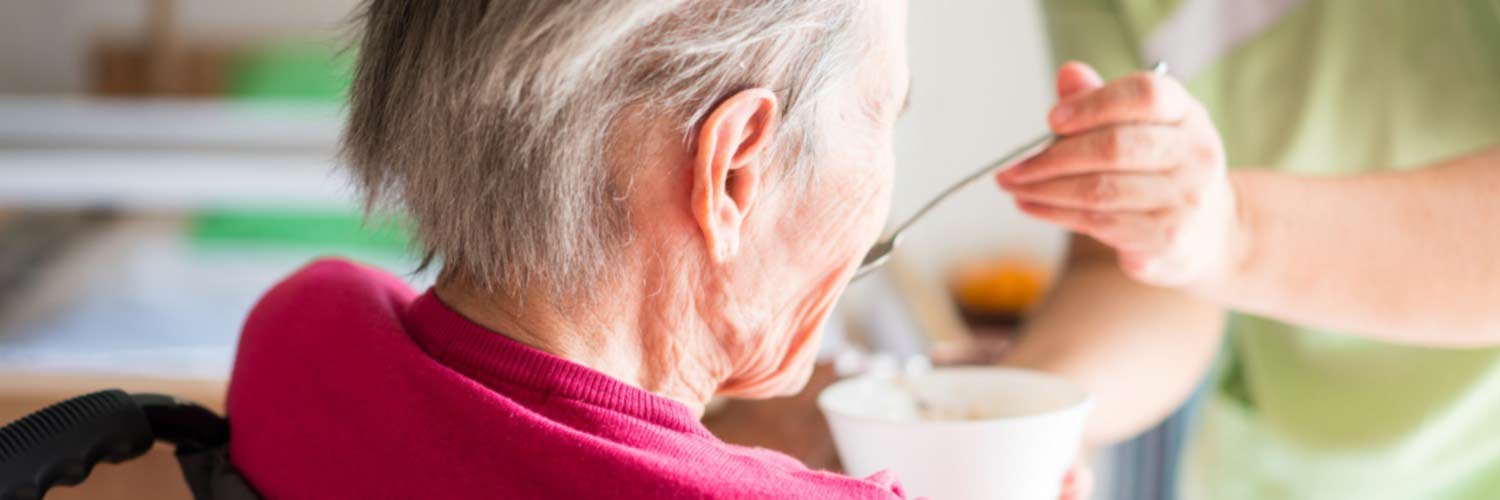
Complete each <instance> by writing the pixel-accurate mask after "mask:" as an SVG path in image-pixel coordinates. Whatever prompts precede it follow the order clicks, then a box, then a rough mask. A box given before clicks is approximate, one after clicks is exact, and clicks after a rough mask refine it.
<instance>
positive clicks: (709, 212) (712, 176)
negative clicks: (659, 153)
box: [690, 88, 780, 263]
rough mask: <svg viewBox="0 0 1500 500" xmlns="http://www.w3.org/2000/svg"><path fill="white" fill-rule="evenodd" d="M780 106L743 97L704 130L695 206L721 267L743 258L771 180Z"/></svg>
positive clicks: (761, 95)
mask: <svg viewBox="0 0 1500 500" xmlns="http://www.w3.org/2000/svg"><path fill="white" fill-rule="evenodd" d="M779 106H780V102H779V101H778V100H777V98H776V94H775V93H773V92H771V91H770V90H767V89H763V88H756V89H749V90H744V91H740V92H739V93H736V94H734V95H733V96H730V97H729V98H728V99H725V100H724V102H722V103H720V104H719V105H718V106H717V107H715V108H714V110H713V112H711V113H709V115H708V117H707V118H706V119H704V121H703V124H702V126H701V128H700V129H699V130H698V134H697V137H696V139H695V141H694V144H693V146H694V149H695V150H696V154H695V155H694V156H693V160H692V162H693V164H692V172H693V180H692V183H693V192H692V198H691V200H690V203H691V206H692V211H693V217H694V219H695V220H696V221H697V222H698V226H699V229H700V230H701V232H702V234H703V239H704V243H705V244H706V245H707V250H708V254H709V255H710V256H711V257H712V258H713V260H714V261H715V262H718V263H724V262H728V261H730V260H732V259H733V258H734V257H735V256H736V255H737V254H738V253H739V249H740V240H741V239H742V237H743V229H744V222H745V219H746V218H747V217H748V216H749V214H750V213H751V209H752V208H753V207H754V205H755V202H756V201H757V199H758V198H759V196H760V192H761V189H760V188H761V183H762V182H763V180H764V179H765V175H763V174H764V171H765V169H766V168H767V167H768V164H769V159H770V158H769V156H770V154H769V145H770V141H771V139H772V138H773V137H774V136H775V134H776V127H777V125H778V122H779V120H780V118H779V114H778V108H779Z"/></svg>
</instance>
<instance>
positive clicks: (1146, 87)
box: [1047, 72, 1196, 135]
mask: <svg viewBox="0 0 1500 500" xmlns="http://www.w3.org/2000/svg"><path fill="white" fill-rule="evenodd" d="M1193 106H1196V101H1194V100H1193V98H1192V96H1191V95H1190V94H1188V92H1187V89H1184V88H1182V85H1180V84H1178V83H1177V81H1176V80H1173V79H1172V78H1171V77H1168V76H1165V75H1157V74H1153V73H1149V72H1141V73H1132V74H1131V75H1129V76H1126V77H1123V78H1119V79H1117V80H1115V81H1112V82H1109V83H1108V84H1106V85H1105V86H1104V87H1103V88H1100V89H1098V90H1095V91H1092V92H1088V93H1085V94H1078V95H1075V96H1073V97H1070V98H1067V99H1064V100H1063V101H1062V102H1060V103H1058V104H1057V106H1054V107H1053V108H1052V112H1051V113H1050V114H1049V115H1048V116H1047V123H1048V124H1049V125H1050V126H1051V127H1052V131H1053V132H1055V133H1057V134H1058V135H1069V134H1075V133H1078V132H1082V131H1085V130H1089V129H1092V128H1095V127H1099V126H1103V125H1108V124H1118V123H1176V122H1178V121H1181V120H1182V119H1183V118H1184V117H1185V116H1187V113H1188V111H1189V110H1191V109H1192V108H1193Z"/></svg>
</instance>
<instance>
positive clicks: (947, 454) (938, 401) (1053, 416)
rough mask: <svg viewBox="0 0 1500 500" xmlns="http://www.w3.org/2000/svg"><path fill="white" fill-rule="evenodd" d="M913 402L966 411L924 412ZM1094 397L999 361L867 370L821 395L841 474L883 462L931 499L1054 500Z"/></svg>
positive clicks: (864, 471)
mask: <svg viewBox="0 0 1500 500" xmlns="http://www.w3.org/2000/svg"><path fill="white" fill-rule="evenodd" d="M914 396H915V397H914ZM918 399H920V400H921V401H922V402H923V403H925V404H927V405H928V407H929V408H930V409H931V410H936V411H935V413H945V414H948V416H950V417H951V416H952V415H955V414H957V415H963V418H962V419H944V420H934V419H930V418H924V417H923V416H922V415H920V414H919V413H921V411H920V410H919V407H918V404H917V400H918ZM1091 404H1092V398H1091V397H1090V396H1089V394H1088V393H1087V392H1086V391H1084V390H1083V388H1081V387H1079V386H1078V385H1077V384H1074V383H1072V382H1069V381H1068V380H1066V379H1063V378H1061V377H1058V376H1055V375H1050V374H1046V373H1041V372H1035V371H1030V370H1021V369H1015V368H999V367H956V368H938V369H935V370H933V371H931V372H929V373H926V374H921V375H915V376H900V377H898V376H890V375H886V376H880V375H865V376H860V377H855V378H851V379H847V380H843V381H840V382H837V383H835V384H833V385H831V386H829V387H828V388H827V389H825V390H824V391H823V393H822V394H820V395H819V396H818V407H819V408H821V409H822V410H823V414H824V415H825V416H826V417H827V418H828V425H829V427H830V428H831V429H832V431H833V439H834V442H835V443H836V444H837V446H838V450H839V458H840V459H841V460H842V461H843V463H844V471H845V472H846V473H848V474H849V475H851V476H859V477H863V476H868V475H870V474H874V473H875V472H878V471H880V470H886V469H888V470H890V471H892V472H895V473H896V477H897V478H898V479H899V480H900V481H901V484H902V485H903V486H904V487H905V488H906V491H907V493H908V495H911V496H914V497H924V496H925V497H929V498H932V499H933V500H963V499H986V500H994V499H1003V500H1056V499H1057V497H1058V494H1059V492H1060V487H1061V485H1062V479H1063V475H1064V474H1066V473H1067V470H1068V467H1069V466H1070V465H1072V463H1073V460H1074V459H1075V458H1076V456H1077V453H1078V447H1079V441H1080V439H1082V436H1083V427H1084V423H1085V420H1086V419H1087V417H1088V411H1089V407H1090V406H1091Z"/></svg>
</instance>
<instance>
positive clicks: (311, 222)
mask: <svg viewBox="0 0 1500 500" xmlns="http://www.w3.org/2000/svg"><path fill="white" fill-rule="evenodd" d="M406 228H407V225H406V223H405V221H404V220H402V219H399V218H396V217H371V218H370V219H369V220H368V221H366V220H365V218H364V217H361V216H360V215H359V214H358V213H350V212H344V211H334V210H330V211H326V212H312V211H304V210H297V211H291V210H255V209H210V210H202V211H199V212H198V213H197V214H195V215H194V217H193V220H192V224H191V225H190V227H189V229H188V234H189V237H190V238H191V239H192V241H193V242H194V243H196V244H199V245H232V246H243V247H252V246H279V247H295V248H304V249H306V248H312V249H316V250H317V251H320V252H335V253H346V252H360V253H364V252H373V253H379V254H386V255H393V256H406V255H408V246H407V244H408V242H410V241H411V237H410V233H409V232H408V231H407V229H406Z"/></svg>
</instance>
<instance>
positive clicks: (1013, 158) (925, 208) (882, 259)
mask: <svg viewBox="0 0 1500 500" xmlns="http://www.w3.org/2000/svg"><path fill="white" fill-rule="evenodd" d="M1151 72H1152V73H1156V74H1158V75H1164V74H1166V73H1167V63H1166V62H1164V61H1162V62H1157V63H1156V64H1154V65H1152V66H1151ZM1055 140H1057V136H1056V135H1053V134H1051V133H1048V134H1044V135H1042V136H1041V137H1037V138H1036V139H1032V140H1031V141H1030V142H1027V143H1026V144H1025V145H1022V146H1021V147H1019V148H1016V149H1014V150H1011V152H1009V153H1006V154H1005V156H1001V157H1000V159H998V160H995V161H992V162H990V163H989V164H987V165H985V166H984V168H981V169H979V170H978V171H975V172H974V173H972V174H969V175H968V176H967V177H964V178H963V179H960V180H959V181H958V182H957V183H955V184H953V185H952V186H949V187H948V189H944V190H943V192H941V193H938V195H937V196H935V197H933V198H932V199H931V200H929V201H928V202H927V204H925V205H922V208H919V209H917V212H916V213H914V214H912V215H911V216H910V217H907V218H906V220H905V221H903V222H902V223H901V224H900V225H898V226H896V229H895V230H892V231H891V233H890V235H888V236H886V237H885V238H882V239H881V240H880V241H877V242H875V246H872V247H870V251H869V252H867V253H865V260H863V261H861V262H860V263H859V270H857V271H855V272H854V278H853V279H860V278H862V277H864V276H865V275H868V274H870V272H871V271H874V270H876V269H879V268H880V266H883V265H885V263H886V261H889V260H890V259H891V252H893V251H895V250H896V245H898V244H900V243H901V236H902V235H903V234H905V233H906V230H907V229H908V228H910V227H911V226H912V224H916V222H917V220H918V219H921V218H922V216H925V215H927V213H928V212H931V211H932V209H933V208H936V207H937V206H938V204H940V203H942V202H943V201H944V200H947V199H948V197H950V196H953V193H957V192H958V191H959V190H962V189H963V188H966V187H969V185H970V184H973V183H974V182H975V181H978V180H979V179H982V178H985V177H987V176H989V175H991V174H993V173H995V172H997V171H999V170H1000V169H1002V168H1005V167H1008V166H1010V165H1012V164H1014V163H1016V162H1017V161H1019V160H1021V159H1024V158H1029V157H1031V156H1032V155H1034V154H1037V153H1040V152H1041V151H1042V150H1043V149H1046V148H1047V147H1048V146H1051V145H1052V142H1053V141H1055Z"/></svg>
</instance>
